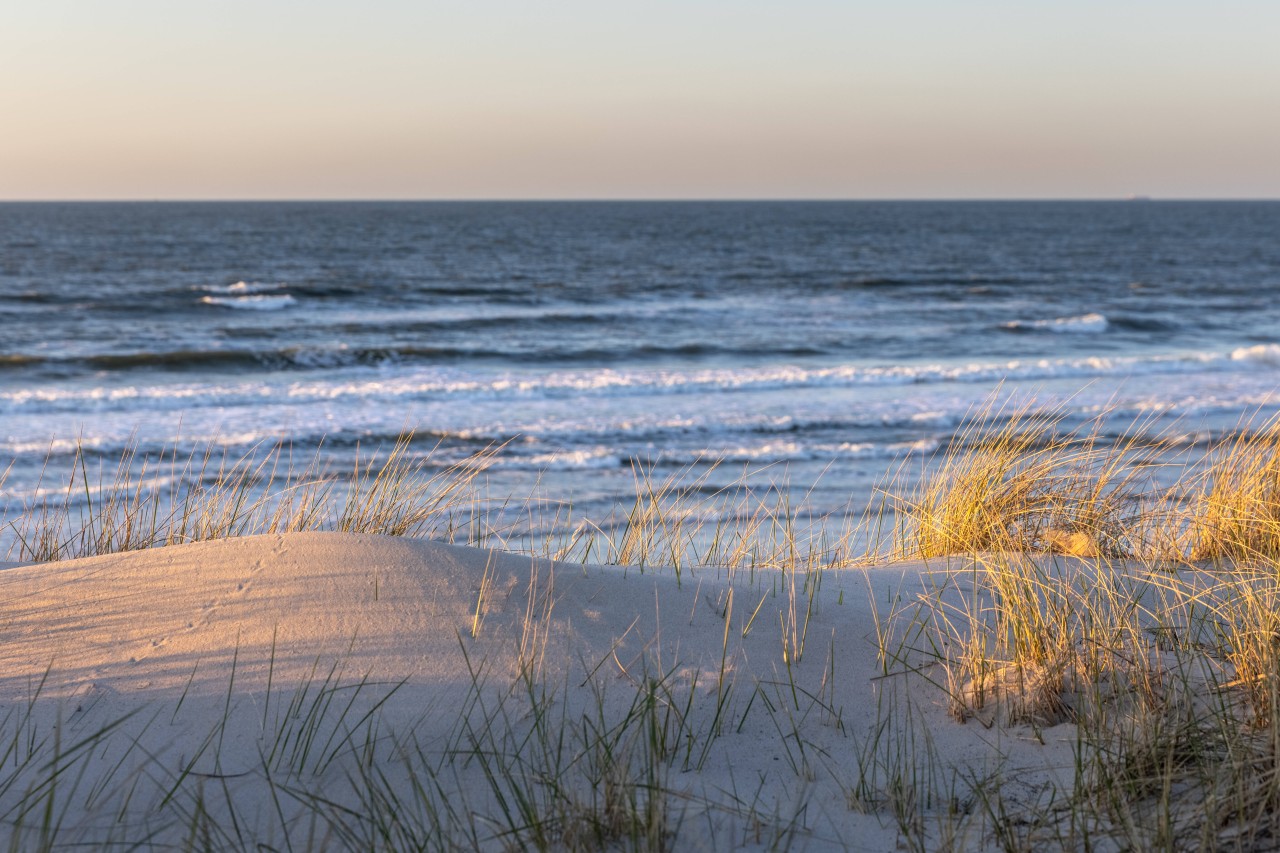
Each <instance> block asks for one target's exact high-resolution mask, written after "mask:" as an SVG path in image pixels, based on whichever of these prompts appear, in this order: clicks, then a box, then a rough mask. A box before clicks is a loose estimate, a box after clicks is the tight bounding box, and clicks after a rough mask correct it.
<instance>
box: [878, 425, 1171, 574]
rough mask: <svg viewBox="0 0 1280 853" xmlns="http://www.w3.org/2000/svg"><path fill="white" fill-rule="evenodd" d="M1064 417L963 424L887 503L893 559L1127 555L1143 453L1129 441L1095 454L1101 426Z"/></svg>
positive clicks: (1137, 536)
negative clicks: (928, 466)
mask: <svg viewBox="0 0 1280 853" xmlns="http://www.w3.org/2000/svg"><path fill="white" fill-rule="evenodd" d="M1064 419H1065V414H1064V413H1063V412H1061V411H1058V412H1047V413H1046V412H1038V411H1034V410H1032V409H1031V408H1030V407H1029V405H1024V406H1023V407H1022V408H1018V409H1014V410H1012V411H1005V410H1004V409H1002V408H993V407H988V408H987V409H985V410H984V411H982V412H980V413H979V414H978V416H976V417H974V418H972V419H971V420H970V422H969V423H968V424H967V426H965V427H964V428H963V429H962V430H961V431H960V432H959V433H957V435H956V437H955V438H954V439H953V440H952V441H951V442H950V444H949V445H948V446H947V448H946V450H945V451H944V452H943V454H942V456H941V460H940V461H935V463H934V464H935V465H936V468H935V469H934V470H932V471H926V472H925V476H924V477H922V478H921V481H920V485H919V486H918V487H917V488H916V489H915V490H914V491H913V492H908V493H907V494H905V495H899V494H893V495H891V500H892V502H893V504H894V505H895V507H896V509H897V511H898V521H897V530H896V534H895V537H894V538H895V541H896V543H897V555H898V556H902V557H923V558H932V557H939V556H943V555H947V554H976V553H981V552H1034V551H1042V552H1049V553H1060V554H1070V555H1074V556H1081V557H1085V556H1087V557H1095V556H1101V555H1120V554H1125V553H1131V552H1132V550H1133V549H1134V548H1135V547H1136V543H1137V542H1139V541H1142V540H1144V539H1145V538H1147V536H1146V534H1145V533H1144V532H1143V531H1142V526H1143V525H1142V523H1141V522H1140V521H1139V518H1140V515H1141V507H1140V506H1139V498H1140V496H1141V495H1142V494H1143V492H1144V489H1143V488H1142V485H1141V483H1140V482H1139V472H1140V471H1141V462H1142V458H1143V457H1144V456H1145V455H1147V453H1148V452H1147V451H1144V450H1142V449H1140V447H1139V445H1138V443H1137V440H1136V439H1134V438H1130V439H1125V440H1122V441H1120V442H1118V443H1116V444H1113V445H1109V446H1104V445H1103V443H1102V442H1101V441H1100V436H1099V432H1098V429H1099V426H1100V424H1101V422H1102V418H1097V419H1095V420H1094V421H1093V423H1092V424H1091V425H1087V427H1088V428H1077V429H1065V428H1064V427H1063V422H1064Z"/></svg>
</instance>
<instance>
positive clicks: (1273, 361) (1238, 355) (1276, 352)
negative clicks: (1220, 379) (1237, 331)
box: [1231, 344, 1280, 367]
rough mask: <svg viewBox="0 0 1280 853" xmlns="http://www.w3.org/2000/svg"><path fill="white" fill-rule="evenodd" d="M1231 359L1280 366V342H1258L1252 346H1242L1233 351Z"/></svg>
mask: <svg viewBox="0 0 1280 853" xmlns="http://www.w3.org/2000/svg"><path fill="white" fill-rule="evenodd" d="M1231 360H1232V361H1245V362H1253V363H1255V364H1265V365H1266V366H1268V367H1280V344H1257V345H1255V346H1251V347H1240V348H1239V349H1236V350H1232V351H1231Z"/></svg>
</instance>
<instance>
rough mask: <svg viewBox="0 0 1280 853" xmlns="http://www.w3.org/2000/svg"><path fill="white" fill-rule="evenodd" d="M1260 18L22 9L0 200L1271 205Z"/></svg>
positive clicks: (1158, 5)
mask: <svg viewBox="0 0 1280 853" xmlns="http://www.w3.org/2000/svg"><path fill="white" fill-rule="evenodd" d="M1278 45H1280V3H1278V2H1275V0H1247V1H1246V0H1215V2H1208V0H1198V2H1186V0H1163V2H1154V1H1153V2H1147V0H1109V2H1095V0H1072V2H1051V0H1018V2H1013V0H1008V2H994V0H967V2H961V0H945V2H944V0H897V2H889V0H879V2H864V1H863V0H845V2H835V0H788V2H751V0H738V2H728V0H683V2H668V0H645V2H634V0H632V1H631V2H615V0H594V2H567V0H487V1H486V0H468V2H452V1H451V0H441V2H435V1H434V0H362V2H359V3H357V2H352V1H351V0H347V2H337V0H305V2H302V0H298V2H295V1H294V0H204V2H173V0H163V2H161V0H112V2H109V3H107V2H101V0H13V2H10V3H6V4H4V8H3V9H0V81H3V83H0V199H6V200H26V199H259V198H272V199H286V198H288V199H352V198H360V199H381V198H388V199H392V198H394V199H485V198H501V199H519V198H540V199H541V198H637V199H644V198H761V199H763V198H849V199H881V198H906V199H910V198H1114V197H1124V196H1127V195H1130V194H1136V195H1150V196H1152V197H1156V198H1280V47H1277V46H1278Z"/></svg>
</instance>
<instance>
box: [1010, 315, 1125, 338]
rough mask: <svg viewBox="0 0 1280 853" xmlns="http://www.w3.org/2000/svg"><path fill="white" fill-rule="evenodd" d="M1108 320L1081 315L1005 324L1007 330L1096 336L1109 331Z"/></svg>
mask: <svg viewBox="0 0 1280 853" xmlns="http://www.w3.org/2000/svg"><path fill="white" fill-rule="evenodd" d="M1108 325H1109V324H1108V323H1107V318H1106V317H1104V316H1103V315H1101V314H1097V313H1089V314H1081V315H1080V316H1078V317H1057V318H1055V319H1053V320H1013V321H1012V322H1009V323H1005V324H1004V327H1005V328H1006V329H1032V330H1035V331H1039V332H1057V333H1064V334H1074V335H1096V334H1099V333H1101V332H1105V331H1106V330H1107V326H1108Z"/></svg>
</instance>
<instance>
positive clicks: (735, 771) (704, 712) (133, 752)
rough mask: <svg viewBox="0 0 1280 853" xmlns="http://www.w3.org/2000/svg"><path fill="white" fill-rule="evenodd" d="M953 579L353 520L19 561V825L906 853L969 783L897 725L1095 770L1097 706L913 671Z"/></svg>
mask: <svg viewBox="0 0 1280 853" xmlns="http://www.w3.org/2000/svg"><path fill="white" fill-rule="evenodd" d="M943 565H944V564H942V563H936V564H934V568H935V569H937V568H941V567H943ZM937 583H938V580H937V576H935V575H934V573H932V572H931V571H929V569H928V568H927V567H926V566H925V565H924V564H919V563H916V564H897V565H892V566H885V567H880V568H871V569H868V570H865V571H864V570H856V569H855V570H845V571H840V572H828V573H826V575H825V576H823V577H822V579H821V583H820V584H819V585H818V588H817V589H816V590H815V594H814V596H813V598H812V603H810V600H809V596H808V593H807V592H806V591H805V590H804V589H803V588H802V584H803V578H797V577H796V576H795V575H794V574H786V575H784V574H780V573H778V572H775V571H770V570H757V571H754V572H752V571H749V570H746V569H739V570H737V571H736V572H732V573H730V572H727V571H723V570H721V571H717V570H715V569H702V570H699V571H697V572H695V573H689V572H688V571H686V572H684V573H683V574H682V576H681V577H679V578H677V577H676V575H675V574H674V573H673V572H672V571H670V570H662V569H647V570H645V571H643V572H642V571H641V570H640V569H637V568H622V567H612V566H611V567H584V566H580V565H571V564H557V563H552V562H548V561H544V560H539V559H532V558H528V557H522V556H517V555H513V554H505V553H498V552H489V551H483V550H477V549H470V548H463V547H455V546H449V545H443V544H438V543H435V542H430V541H422V540H411V539H404V538H391V537H383V536H367V535H350V534H337V533H297V534H287V535H264V536H253V537H247V538H241V539H231V540H225V541H216V542H200V543H193V544H188V545H179V546H172V547H166V548H160V549H154V550H148V551H141V552H133V553H126V554H117V555H107V556H100V557H93V558H87V559H79V560H70V561H66V562H62V563H54V564H45V565H33V566H26V567H16V568H10V569H8V570H5V571H4V572H3V573H0V656H2V657H3V664H2V666H0V671H2V672H3V673H4V676H3V679H2V680H0V708H3V711H2V712H0V720H3V729H4V737H5V743H6V753H5V761H4V767H3V770H2V771H0V810H2V811H3V815H2V817H3V819H4V821H5V822H6V823H7V824H9V825H10V826H11V827H12V832H13V835H12V837H13V838H14V839H15V843H16V844H18V846H19V847H22V848H26V847H27V845H29V844H39V843H40V842H41V840H42V839H44V838H53V837H56V839H57V844H59V845H65V844H73V843H85V844H89V845H91V846H97V845H107V844H113V843H128V844H133V843H141V844H142V846H143V847H147V846H155V847H168V846H170V845H175V846H179V847H182V846H188V845H189V846H195V847H205V846H208V847H211V848H216V849H232V848H252V847H254V846H255V845H259V844H263V845H268V847H269V848H270V849H294V850H299V849H339V848H353V849H354V848H383V849H407V848H408V847H410V846H412V845H414V844H421V845H423V846H425V847H426V848H429V849H430V848H436V847H439V848H446V849H447V848H451V847H458V848H465V847H470V846H474V845H479V846H481V847H484V848H492V849H503V848H521V847H529V846H543V845H544V844H545V845H549V846H552V847H582V848H606V847H609V846H611V845H614V846H620V847H655V846H656V847H659V848H667V849H680V850H689V849H738V848H745V849H756V848H758V849H774V848H779V847H782V848H787V847H792V848H795V849H815V850H822V849H849V850H891V849H894V848H895V845H896V844H897V843H898V839H899V837H900V825H899V819H896V818H895V817H894V814H893V813H894V812H897V813H898V814H899V818H900V819H907V820H918V821H921V822H923V821H924V820H926V816H927V815H928V814H930V813H932V812H934V811H937V810H939V809H941V810H942V812H944V813H945V812H946V811H947V808H948V806H947V804H945V803H936V802H934V803H926V802H919V803H913V804H911V805H910V806H909V807H908V806H904V804H903V803H901V802H898V803H897V804H896V805H891V804H889V803H888V800H889V798H891V797H897V798H898V799H899V800H901V799H902V798H903V797H910V796H912V795H911V794H910V793H908V792H907V791H903V790H898V791H897V792H896V794H895V793H894V792H893V791H892V790H890V789H891V788H892V787H893V786H894V785H898V786H901V785H903V784H907V785H911V784H914V783H911V782H910V781H909V780H903V779H898V780H897V781H896V782H895V781H894V780H893V779H891V778H889V777H890V775H891V771H892V768H891V765H893V763H894V761H893V760H890V759H891V756H890V755H889V752H892V751H893V750H895V749H896V750H897V751H898V752H906V753H912V752H914V754H905V755H900V756H899V757H898V759H896V760H897V761H898V762H899V764H901V765H902V766H905V767H906V768H908V769H909V770H910V769H911V768H914V771H912V772H914V773H919V774H925V773H928V767H929V766H932V765H935V764H936V765H938V766H942V765H943V764H948V765H954V766H957V767H964V768H968V769H970V770H971V771H972V772H973V774H974V776H975V778H977V777H980V776H983V775H985V774H987V773H989V772H991V771H993V770H995V769H996V768H997V766H998V768H999V772H1000V773H1001V774H1002V776H1003V777H1004V778H1007V779H1011V780H1012V779H1016V780H1018V781H1017V784H1018V785H1020V786H1034V785H1035V784H1037V782H1038V780H1041V779H1043V778H1045V774H1047V773H1048V774H1052V773H1060V772H1065V768H1069V767H1070V765H1071V744H1072V742H1073V741H1072V735H1071V731H1072V727H1071V726H1059V727H1056V728H1041V729H1039V730H1037V731H1034V732H1033V731H1032V730H1031V729H1029V728H1027V727H1026V726H1023V727H1021V728H1019V727H1011V728H1006V727H1002V726H993V727H989V728H988V727H986V726H984V725H981V724H978V723H970V724H961V723H958V722H956V721H955V720H954V719H953V718H952V717H951V716H949V714H948V708H947V703H946V699H945V695H944V694H943V693H942V692H941V691H938V690H936V689H933V688H929V686H928V685H927V683H926V682H924V681H923V680H916V681H914V682H912V683H908V680H907V679H904V678H903V677H901V675H889V676H888V677H886V676H885V667H884V664H883V663H882V661H881V660H880V658H879V655H878V648H879V646H880V641H879V639H878V634H877V631H878V625H880V624H882V623H884V622H885V620H886V617H887V615H888V614H889V613H890V612H892V611H893V610H894V609H895V607H897V606H899V605H900V604H901V603H902V602H910V601H912V600H914V599H915V598H917V597H918V595H919V594H920V593H922V592H925V591H926V590H927V589H929V588H931V587H933V586H936V585H937ZM793 590H794V594H793ZM806 614H809V615H808V617H807V618H806ZM797 632H800V633H797ZM892 668H893V670H895V671H899V672H900V671H901V669H902V664H901V662H900V661H899V662H895V663H894V664H893V665H892ZM912 691H914V694H912V693H911V692H912ZM909 694H910V695H909ZM886 715H888V717H891V718H894V719H895V726H896V727H897V730H898V733H897V734H895V735H893V737H892V738H889V737H885V738H883V741H884V742H883V743H881V744H880V745H879V746H878V747H877V746H875V745H874V744H875V738H874V735H875V731H876V729H877V726H880V727H883V726H884V720H885V719H886ZM903 732H908V733H907V734H903ZM886 750H887V751H886ZM1054 768H1056V770H1055V769H1054ZM938 781H939V780H925V779H920V780H917V783H919V784H918V785H917V787H918V788H919V789H920V790H922V791H923V790H926V789H928V788H930V787H931V786H934V785H935V783H937V782H938ZM926 782H927V784H925V783H926ZM659 792H660V793H659ZM539 821H541V822H543V825H538V822H539ZM986 841H987V839H984V838H982V837H979V836H976V835H975V837H973V838H970V839H967V841H966V842H965V843H964V844H963V845H962V846H965V847H975V848H976V847H981V846H985V844H986ZM262 849H267V848H262Z"/></svg>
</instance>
